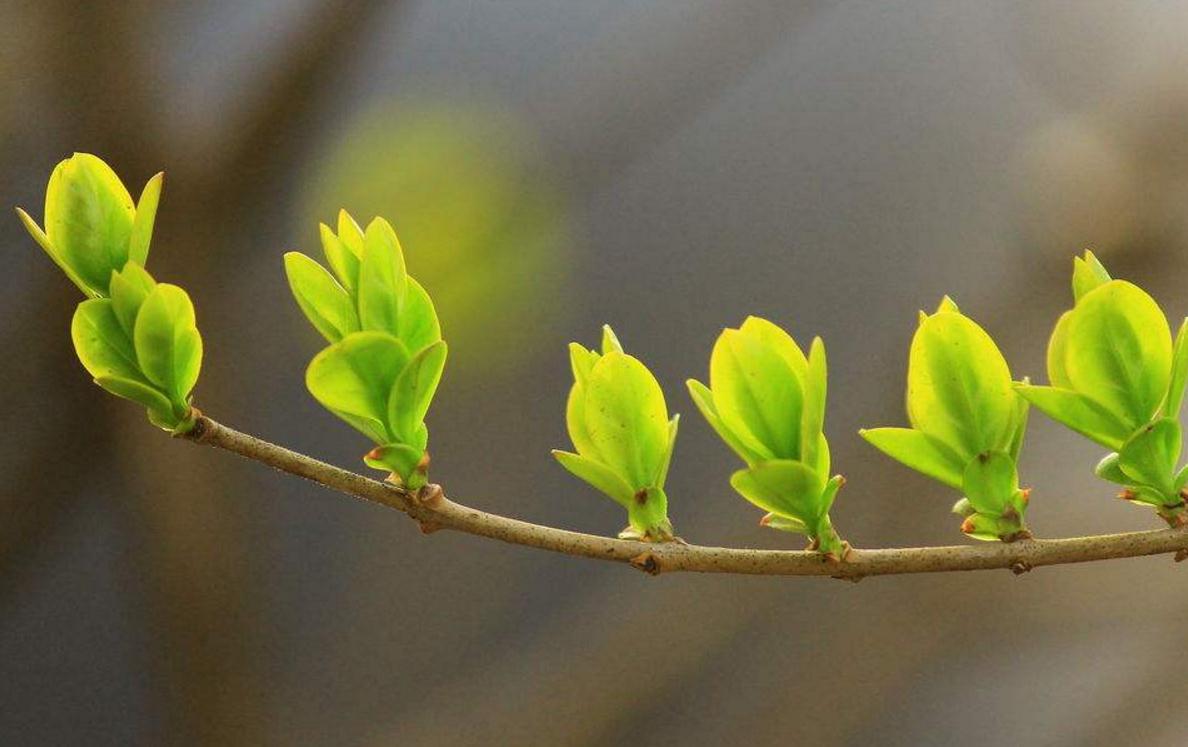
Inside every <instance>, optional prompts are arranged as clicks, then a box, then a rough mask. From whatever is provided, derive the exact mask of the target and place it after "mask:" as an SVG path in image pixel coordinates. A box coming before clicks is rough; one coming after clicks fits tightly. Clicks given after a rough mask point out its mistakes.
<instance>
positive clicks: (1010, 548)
mask: <svg viewBox="0 0 1188 747" xmlns="http://www.w3.org/2000/svg"><path fill="white" fill-rule="evenodd" d="M184 437H185V438H188V439H190V440H192V441H196V442H198V443H204V444H209V445H211V446H217V447H219V448H221V449H226V450H227V451H232V452H235V453H236V454H239V455H240V456H244V457H247V458H248V459H253V460H255V461H257V462H261V463H263V464H267V465H268V466H270V467H273V468H275V469H278V470H281V471H283V472H288V473H290V474H294V475H297V476H299V477H304V478H306V479H307V480H312V481H314V482H316V483H318V484H320V485H323V486H325V487H328V488H332V489H334V490H338V491H340V492H343V493H346V494H347V495H351V496H354V497H356V498H360V499H362V500H366V501H371V502H373V503H378V504H380V505H383V506H387V507H389V508H394V509H396V510H398V511H403V512H404V513H406V514H408V515H409V516H410V517H411V518H412V519H413V520H414V521H416V522H417V523H418V524H419V525H420V526H421V529H422V530H423V531H425V532H427V533H428V532H433V531H437V530H439V529H453V530H456V531H459V532H465V533H467V534H473V535H477V536H479V537H489V538H491V539H497V540H501V541H503V542H509V543H511V544H515V545H524V546H526V547H535V548H539V549H541V550H549V551H552V552H558V553H563V554H565V555H574V556H578V557H586V558H596V559H599V560H610V561H615V562H619V563H628V564H630V565H632V566H634V567H635V568H638V569H639V570H641V571H645V572H647V573H651V574H659V573H668V572H673V571H692V572H697V573H735V574H749V575H761V576H832V577H834V578H844V579H849V580H858V579H861V578H864V577H866V576H883V575H891V574H903V573H938V572H942V571H978V570H988V569H993V568H1005V569H1010V570H1011V571H1013V572H1015V573H1017V574H1018V573H1024V572H1026V571H1028V570H1031V569H1032V568H1034V567H1037V566H1042V565H1061V564H1066V563H1085V562H1089V561H1092V560H1110V559H1113V558H1134V557H1141V556H1145V555H1161V554H1165V553H1173V552H1174V553H1176V558H1177V560H1179V559H1181V557H1182V556H1183V555H1188V529H1183V528H1180V529H1158V530H1152V531H1147V532H1126V533H1122V534H1104V535H1097V536H1092V537H1070V538H1067V539H1046V540H1020V541H1018V542H1012V543H1009V544H1005V543H993V544H991V543H987V544H981V545H954V546H948V547H904V548H888V549H878V550H857V549H856V550H852V551H851V552H850V553H849V555H848V556H847V557H846V559H845V560H842V561H834V560H829V559H826V558H825V557H824V556H822V555H821V554H820V553H816V552H810V551H804V550H754V549H744V548H731V547H707V546H701V545H689V544H683V543H679V542H669V543H647V542H636V541H632V540H621V539H613V538H610V537H599V536H597V535H593V534H583V533H581V532H571V531H569V530H566V529H557V528H554V527H547V526H541V525H539V524H531V523H529V522H526V521H520V520H519V519H512V518H509V517H506V516H500V515H498V514H492V513H488V512H486V511H480V510H478V509H476V508H470V507H469V506H464V505H462V504H460V503H455V502H453V501H451V500H449V499H448V498H446V497H445V495H444V494H443V493H442V490H441V488H440V487H439V486H437V485H428V486H426V487H425V488H423V489H421V490H420V491H417V492H415V493H413V492H409V491H406V490H403V489H401V488H399V487H397V486H395V485H392V484H390V483H385V482H380V481H378V480H373V479H371V478H368V477H364V476H363V475H359V474H356V473H354V472H350V471H348V470H345V469H342V468H340V467H335V466H334V465H331V464H327V463H325V462H321V461H318V460H317V459H313V458H312V457H308V456H305V455H304V454H299V453H297V452H295V451H290V450H289V449H286V448H284V447H282V446H277V445H276V444H272V443H269V442H267V441H264V440H262V439H259V438H256V437H255V436H249V435H248V434H246V433H240V432H239V431H236V430H234V429H232V428H228V427H227V426H225V425H222V424H220V423H217V422H215V421H214V420H211V419H210V418H208V417H206V416H199V417H198V419H197V424H196V426H195V427H194V429H193V430H192V431H190V432H189V433H188V434H186V435H185V436H184Z"/></svg>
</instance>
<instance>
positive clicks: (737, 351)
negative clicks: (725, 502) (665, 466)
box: [688, 316, 849, 559]
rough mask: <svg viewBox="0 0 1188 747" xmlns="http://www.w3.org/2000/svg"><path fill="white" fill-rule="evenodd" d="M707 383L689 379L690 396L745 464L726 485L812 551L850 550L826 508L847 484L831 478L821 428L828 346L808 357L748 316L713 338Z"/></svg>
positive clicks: (817, 344)
mask: <svg viewBox="0 0 1188 747" xmlns="http://www.w3.org/2000/svg"><path fill="white" fill-rule="evenodd" d="M709 373H710V386H708V387H707V386H705V385H704V384H702V383H701V382H699V381H695V380H693V379H690V380H689V381H688V387H689V394H690V395H692V397H693V402H694V403H695V404H696V405H697V409H699V410H700V411H701V414H702V415H704V416H705V419H706V420H707V421H709V424H710V425H711V426H712V427H713V429H714V430H715V431H716V432H717V433H718V435H719V436H720V437H721V438H722V440H723V441H725V442H726V445H727V446H729V447H730V448H731V449H733V450H734V452H735V453H736V454H738V455H739V457H741V458H742V460H743V461H744V462H746V464H747V467H746V468H745V469H741V470H739V471H737V472H735V473H734V474H733V475H732V476H731V478H730V484H731V485H732V486H733V487H734V489H735V490H737V491H738V492H739V494H741V495H742V496H743V498H746V499H747V500H748V501H750V502H751V503H753V504H755V505H756V506H758V507H759V508H761V509H763V510H764V511H767V512H768V513H767V515H766V516H764V517H763V519H762V520H761V521H760V523H761V524H763V525H764V526H768V527H772V528H773V529H782V530H785V531H789V532H798V533H800V534H803V535H805V536H807V537H808V538H809V539H810V545H809V546H810V548H812V549H815V550H818V551H820V552H821V553H824V554H826V555H828V556H831V557H833V558H835V559H837V558H842V557H844V556H845V554H846V552H847V551H848V548H849V545H848V544H847V543H845V542H843V541H842V540H841V539H840V538H839V537H838V535H837V532H836V531H835V530H834V528H833V523H832V522H831V521H830V518H829V509H830V507H831V506H832V505H833V501H834V499H835V498H836V497H837V491H838V490H839V489H840V488H841V486H842V485H843V484H844V483H845V479H844V478H843V477H842V476H841V475H834V476H832V477H830V475H829V469H830V464H829V443H828V442H827V441H826V440H825V434H824V433H823V432H822V428H823V427H824V423H825V388H826V373H827V372H826V362H825V344H824V343H823V342H822V341H821V338H819V337H818V338H815V339H814V340H813V343H812V346H811V347H810V348H809V354H808V357H807V358H806V357H805V355H804V353H803V352H802V351H801V349H800V346H798V345H797V344H796V341H795V340H793V339H792V337H791V336H790V335H789V334H788V333H787V332H785V331H784V330H782V329H780V328H779V327H777V326H776V325H775V324H772V323H771V322H769V321H767V320H766V319H760V318H758V317H753V316H752V317H748V318H747V319H746V321H744V322H743V323H742V325H741V326H740V327H739V328H738V329H727V330H725V331H723V332H722V334H721V335H720V336H719V337H718V340H717V342H716V343H715V344H714V350H713V353H712V355H711V356H710V372H709Z"/></svg>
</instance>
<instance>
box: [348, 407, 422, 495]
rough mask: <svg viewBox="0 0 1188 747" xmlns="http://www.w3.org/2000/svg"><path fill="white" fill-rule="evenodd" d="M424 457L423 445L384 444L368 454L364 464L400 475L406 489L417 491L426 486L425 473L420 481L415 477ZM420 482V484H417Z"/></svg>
mask: <svg viewBox="0 0 1188 747" xmlns="http://www.w3.org/2000/svg"><path fill="white" fill-rule="evenodd" d="M348 422H349V421H348ZM424 455H425V447H424V445H423V444H422V445H421V446H420V447H416V446H411V445H409V444H401V443H393V444H384V445H383V446H377V447H375V448H374V449H372V450H371V451H369V452H367V454H366V455H365V456H364V457H363V462H364V464H366V465H367V466H368V467H371V468H373V469H382V470H387V471H388V472H391V473H393V474H395V475H398V476H399V477H400V480H401V483H402V484H403V485H404V486H405V487H406V488H408V489H410V490H416V489H417V488H419V487H421V485H423V484H424V482H423V480H424V479H425V474H424V473H423V472H421V474H420V476H419V479H418V478H415V477H414V475H417V474H418V469H419V468H421V466H422V465H423V464H424ZM418 482H419V483H420V484H417V483H418Z"/></svg>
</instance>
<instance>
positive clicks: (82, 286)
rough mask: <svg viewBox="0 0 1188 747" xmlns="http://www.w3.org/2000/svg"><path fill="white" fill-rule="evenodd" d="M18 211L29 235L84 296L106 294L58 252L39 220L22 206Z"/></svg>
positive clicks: (101, 295)
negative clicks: (82, 276) (93, 285)
mask: <svg viewBox="0 0 1188 747" xmlns="http://www.w3.org/2000/svg"><path fill="white" fill-rule="evenodd" d="M16 212H17V216H18V217H19V218H20V219H21V223H22V224H23V225H24V226H25V230H26V231H28V232H29V235H30V236H32V237H33V240H34V241H36V242H37V245H38V246H40V247H41V248H42V249H43V250H44V251H45V253H46V254H48V255H49V258H50V259H52V260H53V261H54V264H56V265H57V266H58V269H60V270H61V271H62V272H63V273H64V274H65V275H66V277H67V278H68V279H69V280H70V282H72V283H74V284H75V285H76V286H77V287H78V289H79V290H80V291H82V292H83V295H84V296H86V297H87V298H102V297H103V296H104V295H106V294H105V293H103V291H102V289H100V288H93V287H91V286H90V285H89V284H88V283H87V281H85V280H83V279H82V278H81V277H80V276H79V274H78V273H77V272H75V271H74V268H73V267H71V266H70V263H69V262H67V261H66V260H65V259H64V258H63V257H62V256H61V255H60V254H59V253H58V250H57V249H56V248H55V247H54V245H53V244H51V243H50V240H49V237H48V236H46V235H45V231H42V230H41V226H39V225H37V222H36V221H34V220H33V218H32V217H31V216H30V215H29V214H28V213H26V212H25V211H24V210H22V209H21V208H17V209H16Z"/></svg>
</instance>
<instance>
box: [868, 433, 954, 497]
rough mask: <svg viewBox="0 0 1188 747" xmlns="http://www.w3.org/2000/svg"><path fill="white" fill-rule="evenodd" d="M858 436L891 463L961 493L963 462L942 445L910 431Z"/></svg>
mask: <svg viewBox="0 0 1188 747" xmlns="http://www.w3.org/2000/svg"><path fill="white" fill-rule="evenodd" d="M858 433H859V435H861V436H862V437H863V438H865V439H866V440H867V441H868V442H870V444H871V445H872V446H874V447H875V448H876V449H878V450H879V451H881V452H883V453H884V454H886V455H887V456H889V457H891V458H892V459H896V460H898V461H900V462H902V463H903V464H905V465H907V466H908V467H911V468H912V469H914V470H916V471H917V472H920V473H923V474H925V475H927V476H929V477H931V478H932V479H934V480H939V481H940V482H943V483H944V484H945V485H948V486H949V487H951V488H955V489H957V490H961V488H962V485H963V473H964V471H965V462H964V461H963V460H962V459H961V457H960V456H958V455H957V453H956V452H954V451H953V450H952V449H951V448H950V447H948V446H946V445H945V444H944V443H943V442H942V441H938V440H936V439H934V438H932V437H931V436H928V435H927V434H925V433H924V432H923V431H918V430H915V429H914V428H864V429H862V430H860V431H858Z"/></svg>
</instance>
